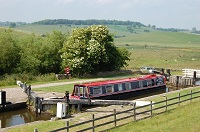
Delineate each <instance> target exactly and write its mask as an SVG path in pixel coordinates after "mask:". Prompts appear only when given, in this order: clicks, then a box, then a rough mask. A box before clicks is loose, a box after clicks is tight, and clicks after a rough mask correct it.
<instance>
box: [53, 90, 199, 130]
mask: <svg viewBox="0 0 200 132" xmlns="http://www.w3.org/2000/svg"><path fill="white" fill-rule="evenodd" d="M199 93H200V91H196V92H193V91H192V90H191V91H190V93H188V94H184V95H180V93H179V94H178V96H177V97H172V98H167V97H166V96H165V100H162V101H159V102H155V103H152V101H151V103H150V104H148V105H145V106H139V107H136V103H134V104H133V108H131V109H128V110H125V111H121V112H116V110H115V109H114V110H113V113H112V114H109V115H106V116H102V117H98V118H95V116H94V114H92V119H90V120H87V121H85V122H81V123H77V124H73V125H69V124H70V122H69V121H67V123H66V124H67V126H66V127H63V128H59V129H56V130H52V131H51V132H57V131H62V130H66V131H67V132H69V131H70V130H71V131H75V130H74V129H73V128H75V127H78V126H81V125H84V124H87V123H91V124H92V125H90V126H89V127H86V128H84V129H79V130H76V131H77V132H81V131H87V130H92V131H93V132H94V131H95V129H96V128H98V127H102V126H106V125H108V124H112V123H113V126H112V127H111V128H115V127H116V126H119V125H117V123H118V122H119V121H122V120H125V119H128V118H134V119H133V120H131V121H137V120H142V119H146V118H150V117H153V115H158V114H161V113H163V111H162V110H161V109H164V112H166V111H167V110H169V109H168V108H169V107H170V106H175V105H177V104H178V106H179V105H180V104H181V103H183V102H186V101H190V102H192V100H193V99H196V98H199V97H200V95H199ZM197 94H198V95H197ZM177 100H178V101H177ZM141 109H142V110H141ZM140 110H141V111H140ZM158 110H160V111H158ZM138 111H140V112H138ZM155 111H158V112H155ZM124 113H130V115H128V116H124V117H121V118H117V115H120V114H124ZM131 113H132V114H131ZM144 114H145V115H147V116H143V115H144ZM141 115H142V116H141ZM138 116H140V117H138ZM108 117H113V118H112V120H109V121H107V122H103V123H100V124H97V123H95V122H96V121H99V120H102V119H105V118H108ZM111 128H109V129H111ZM101 131H102V130H101Z"/></svg>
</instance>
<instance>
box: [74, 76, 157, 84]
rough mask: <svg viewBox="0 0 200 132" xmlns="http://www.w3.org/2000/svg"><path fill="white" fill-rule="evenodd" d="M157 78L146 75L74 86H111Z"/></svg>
mask: <svg viewBox="0 0 200 132" xmlns="http://www.w3.org/2000/svg"><path fill="white" fill-rule="evenodd" d="M156 77H159V76H157V75H156V74H152V75H145V76H142V77H139V78H126V79H118V80H105V81H98V82H89V83H83V84H76V85H74V86H87V87H88V86H101V85H109V84H117V83H125V82H132V81H137V80H145V79H154V78H156Z"/></svg>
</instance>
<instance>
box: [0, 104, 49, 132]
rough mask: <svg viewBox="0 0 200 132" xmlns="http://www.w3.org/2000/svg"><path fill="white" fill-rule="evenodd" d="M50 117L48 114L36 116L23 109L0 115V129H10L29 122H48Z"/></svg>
mask: <svg viewBox="0 0 200 132" xmlns="http://www.w3.org/2000/svg"><path fill="white" fill-rule="evenodd" d="M51 117H52V116H50V115H48V114H45V115H43V114H41V116H40V115H38V116H36V115H35V113H33V112H31V111H30V110H28V109H26V108H24V109H20V110H15V111H9V112H3V113H0V120H1V121H0V122H1V127H2V128H5V127H10V126H15V125H20V124H25V123H29V122H34V121H39V120H50V119H51Z"/></svg>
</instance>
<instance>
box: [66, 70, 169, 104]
mask: <svg viewBox="0 0 200 132" xmlns="http://www.w3.org/2000/svg"><path fill="white" fill-rule="evenodd" d="M165 90H166V79H165V76H163V75H157V74H151V75H145V76H142V77H138V78H126V79H118V80H106V81H99V82H90V83H84V84H75V85H74V89H73V92H72V94H71V95H70V97H69V98H70V99H108V100H110V99H111V100H113V99H127V98H132V97H134V96H138V95H139V96H140V95H142V94H148V93H151V92H158V91H163V92H164V91H165Z"/></svg>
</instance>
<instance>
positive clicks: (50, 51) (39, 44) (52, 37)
mask: <svg viewBox="0 0 200 132" xmlns="http://www.w3.org/2000/svg"><path fill="white" fill-rule="evenodd" d="M65 38H66V36H65V35H64V34H62V33H61V32H60V31H53V32H52V34H47V37H46V38H42V37H40V36H36V35H34V34H32V35H31V36H28V37H26V38H25V39H23V40H22V39H21V41H20V44H19V45H20V48H21V50H20V55H21V61H20V63H19V64H18V69H17V71H18V72H21V73H23V72H25V73H31V74H34V75H37V74H46V73H51V72H54V73H59V72H60V71H61V61H62V60H61V53H60V52H59V50H60V49H61V48H62V47H63V43H64V41H65Z"/></svg>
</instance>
